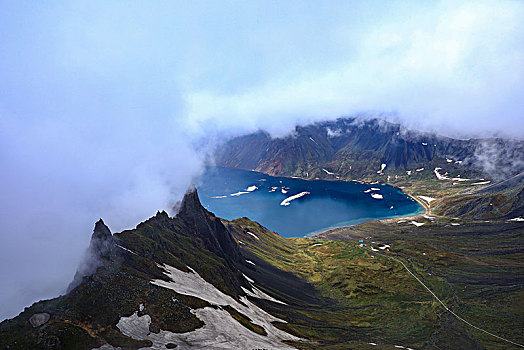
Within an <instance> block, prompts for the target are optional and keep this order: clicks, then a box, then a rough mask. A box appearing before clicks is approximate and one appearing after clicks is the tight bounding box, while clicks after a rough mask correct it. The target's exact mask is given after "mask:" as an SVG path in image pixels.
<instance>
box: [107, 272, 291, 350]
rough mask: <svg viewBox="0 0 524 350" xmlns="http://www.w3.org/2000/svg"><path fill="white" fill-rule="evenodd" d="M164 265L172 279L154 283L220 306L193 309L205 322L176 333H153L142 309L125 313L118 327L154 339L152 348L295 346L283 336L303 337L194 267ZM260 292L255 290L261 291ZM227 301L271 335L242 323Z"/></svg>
mask: <svg viewBox="0 0 524 350" xmlns="http://www.w3.org/2000/svg"><path fill="white" fill-rule="evenodd" d="M160 267H162V268H163V269H164V270H165V274H166V275H167V276H168V277H169V278H170V279H171V281H169V282H166V281H163V280H153V281H151V283H152V284H155V285H157V286H160V287H164V288H168V289H172V290H174V291H175V292H177V293H180V294H184V295H190V296H194V297H197V298H199V299H202V300H205V301H207V302H209V303H211V304H213V305H217V306H218V308H217V309H215V308H213V307H204V308H201V309H196V310H191V313H193V314H194V315H195V316H197V317H198V318H199V319H200V320H202V321H203V322H204V323H205V325H204V326H203V327H201V328H198V329H196V330H194V331H191V332H186V333H172V332H168V331H162V330H161V331H160V332H159V333H152V332H150V330H149V325H150V324H151V317H150V316H149V315H143V316H138V312H135V313H134V314H133V315H131V316H129V317H122V318H121V319H120V321H119V322H118V324H117V327H118V329H120V331H121V332H122V333H123V334H124V335H126V336H129V337H131V338H133V339H140V340H141V339H147V340H150V341H152V342H153V346H152V347H151V348H150V349H164V348H165V345H166V344H168V343H172V344H176V345H177V346H178V347H177V349H186V348H202V349H204V348H208V349H209V348H213V349H244V348H277V349H293V347H291V346H289V345H286V344H284V343H282V340H300V338H297V337H295V336H293V335H291V334H289V333H286V332H284V331H282V330H280V329H278V328H276V327H275V326H274V325H273V324H272V322H285V321H284V320H281V319H279V318H277V317H274V316H272V315H270V314H269V313H267V312H266V311H264V310H262V309H261V308H259V307H258V306H256V305H255V304H253V303H252V302H251V301H249V299H248V298H247V297H240V300H241V303H240V302H238V301H236V300H235V299H233V298H232V297H231V296H229V295H227V294H224V293H222V292H221V291H220V290H218V289H217V288H216V287H215V286H213V285H212V284H211V283H209V282H207V281H206V280H204V279H203V278H202V277H200V275H199V274H198V273H197V272H196V271H195V270H193V269H191V268H190V267H188V268H189V269H190V270H191V272H183V271H181V270H178V269H176V268H174V267H172V266H169V265H163V266H162V265H160ZM256 292H257V291H256ZM256 292H255V293H253V294H258V293H256ZM260 292H261V291H260ZM261 293H263V292H261ZM263 294H265V293H263ZM226 305H229V306H231V307H233V308H234V309H235V310H237V311H238V312H240V313H242V314H244V315H246V316H247V317H248V318H249V319H250V320H251V322H252V323H254V324H257V325H259V326H261V327H263V328H264V329H265V331H266V332H267V336H263V335H260V334H257V333H255V332H252V331H250V330H249V329H247V328H246V327H244V326H242V325H241V324H240V323H239V322H238V321H237V320H235V319H234V318H233V317H232V316H231V315H230V314H229V313H228V312H227V311H226V310H224V309H222V308H221V307H220V306H226Z"/></svg>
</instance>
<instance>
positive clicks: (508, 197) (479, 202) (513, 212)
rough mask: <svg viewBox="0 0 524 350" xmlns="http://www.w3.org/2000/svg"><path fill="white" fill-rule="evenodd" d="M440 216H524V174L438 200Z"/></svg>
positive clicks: (437, 209)
mask: <svg viewBox="0 0 524 350" xmlns="http://www.w3.org/2000/svg"><path fill="white" fill-rule="evenodd" d="M433 212H434V213H435V214H438V215H446V216H454V217H463V218H470V219H494V218H495V219H499V218H504V219H515V218H519V217H520V218H522V217H524V173H520V174H519V175H515V176H513V177H511V178H509V179H507V180H504V181H501V182H498V183H495V184H493V185H490V186H488V187H485V188H483V189H481V190H478V191H474V192H472V193H461V194H458V195H454V196H449V197H446V198H443V199H442V200H440V201H438V202H437V205H436V206H435V207H434V208H433Z"/></svg>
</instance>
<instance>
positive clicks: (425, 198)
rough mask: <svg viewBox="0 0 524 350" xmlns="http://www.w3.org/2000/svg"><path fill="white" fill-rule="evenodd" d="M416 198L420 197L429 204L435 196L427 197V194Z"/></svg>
mask: <svg viewBox="0 0 524 350" xmlns="http://www.w3.org/2000/svg"><path fill="white" fill-rule="evenodd" d="M417 197H418V198H420V199H422V200H423V201H425V202H426V203H428V204H430V203H431V202H433V201H434V200H435V198H431V197H427V196H417Z"/></svg>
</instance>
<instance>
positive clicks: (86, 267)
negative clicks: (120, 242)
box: [67, 219, 116, 292]
mask: <svg viewBox="0 0 524 350" xmlns="http://www.w3.org/2000/svg"><path fill="white" fill-rule="evenodd" d="M114 254H116V253H115V241H114V238H113V235H112V234H111V231H110V230H109V228H108V227H107V226H106V224H105V223H104V221H103V220H102V219H100V220H98V221H97V222H96V224H95V229H94V230H93V234H92V235H91V242H90V243H89V248H88V249H87V251H86V253H85V255H84V259H83V261H82V262H81V263H80V265H79V266H78V268H77V270H76V273H75V277H74V278H73V282H71V284H69V287H68V288H67V291H68V292H69V291H70V290H72V289H73V288H75V287H76V286H78V285H79V284H80V282H82V278H83V277H85V276H90V275H92V274H93V273H94V272H95V271H96V269H97V268H98V267H100V266H101V265H102V259H103V258H108V259H112V256H113V255H114Z"/></svg>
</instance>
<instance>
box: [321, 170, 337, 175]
mask: <svg viewBox="0 0 524 350" xmlns="http://www.w3.org/2000/svg"><path fill="white" fill-rule="evenodd" d="M322 170H324V171H325V172H326V174H328V175H335V173H332V172H331V171H329V170H326V169H324V168H322Z"/></svg>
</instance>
